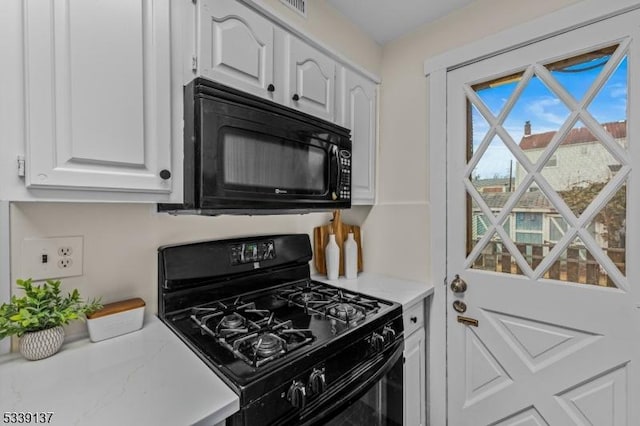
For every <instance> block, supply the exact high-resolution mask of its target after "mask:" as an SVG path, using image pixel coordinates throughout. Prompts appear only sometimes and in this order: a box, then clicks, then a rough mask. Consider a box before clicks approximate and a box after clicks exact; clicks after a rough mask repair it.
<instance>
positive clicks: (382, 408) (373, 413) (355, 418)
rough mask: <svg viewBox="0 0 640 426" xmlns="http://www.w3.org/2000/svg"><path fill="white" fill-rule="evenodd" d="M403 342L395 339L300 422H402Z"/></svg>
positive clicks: (332, 425) (374, 425)
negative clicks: (393, 342) (391, 344)
mask: <svg viewBox="0 0 640 426" xmlns="http://www.w3.org/2000/svg"><path fill="white" fill-rule="evenodd" d="M403 350H404V343H403V341H402V340H400V341H398V342H396V343H395V344H394V345H393V346H392V347H390V348H388V349H387V350H385V351H384V352H383V353H382V354H380V355H378V357H376V359H375V360H372V361H371V362H368V363H367V364H368V365H367V366H366V367H365V368H364V369H362V370H360V371H359V372H358V373H357V374H354V375H353V377H350V378H348V379H347V380H346V381H345V382H343V383H336V384H334V385H333V386H331V388H333V389H331V390H332V391H333V393H334V395H332V397H331V400H329V401H326V402H324V403H323V404H322V405H321V406H320V407H318V408H317V409H315V410H314V411H313V412H307V413H305V414H304V415H303V417H302V418H301V423H300V424H302V425H309V426H311V425H316V426H317V425H329V426H342V425H367V426H384V425H388V426H391V425H402V410H403V407H404V404H403V399H402V398H403V397H402V395H403V389H402V387H403V380H402V377H403V374H402V368H403V365H402V364H403V357H402V353H403Z"/></svg>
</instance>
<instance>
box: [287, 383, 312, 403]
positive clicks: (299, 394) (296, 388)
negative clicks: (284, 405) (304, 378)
mask: <svg viewBox="0 0 640 426" xmlns="http://www.w3.org/2000/svg"><path fill="white" fill-rule="evenodd" d="M287 401H289V402H290V403H291V405H293V406H294V407H295V408H299V409H301V410H304V406H305V405H306V404H307V391H306V389H305V387H304V383H302V382H301V381H299V380H294V381H293V383H292V384H291V386H289V391H288V392H287Z"/></svg>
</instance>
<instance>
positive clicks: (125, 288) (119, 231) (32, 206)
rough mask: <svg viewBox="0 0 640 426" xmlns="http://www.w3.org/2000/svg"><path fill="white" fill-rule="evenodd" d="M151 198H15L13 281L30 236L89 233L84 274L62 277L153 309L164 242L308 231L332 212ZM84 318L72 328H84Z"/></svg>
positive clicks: (86, 290)
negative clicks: (211, 213)
mask: <svg viewBox="0 0 640 426" xmlns="http://www.w3.org/2000/svg"><path fill="white" fill-rule="evenodd" d="M153 209H154V206H152V205H145V204H106V203H102V204H98V203H96V204H77V203H31V202H29V203H13V204H12V205H11V212H10V213H11V253H12V256H11V272H12V273H11V281H12V282H13V283H15V281H16V279H18V278H27V277H26V276H25V275H24V274H22V271H21V264H22V253H21V252H22V241H23V240H24V239H25V238H30V237H54V236H74V235H82V236H83V237H84V253H83V254H84V259H83V260H84V262H83V265H84V274H83V275H82V276H79V277H70V278H64V279H62V282H63V288H64V289H65V290H67V291H69V290H71V289H73V288H78V289H79V290H80V294H81V295H82V296H83V297H86V298H92V297H102V298H103V301H104V302H105V303H107V302H112V301H116V300H122V299H126V298H130V297H141V298H142V299H144V300H145V301H146V303H147V309H149V312H153V313H155V312H156V304H157V297H156V293H157V289H156V286H157V269H156V268H157V248H158V247H159V246H161V245H164V244H172V243H180V242H187V241H196V240H206V239H219V238H227V237H235V236H245V235H256V234H270V233H309V232H311V231H312V230H313V227H314V226H319V225H322V224H325V223H327V221H328V220H329V217H330V215H329V214H328V213H315V214H309V215H284V216H270V217H254V216H238V217H236V216H219V217H204V216H170V215H168V214H164V213H162V214H160V213H155V212H154V210H153ZM84 331H85V330H84V325H82V324H76V325H75V326H74V327H71V328H69V329H68V333H67V334H68V335H73V334H75V333H84Z"/></svg>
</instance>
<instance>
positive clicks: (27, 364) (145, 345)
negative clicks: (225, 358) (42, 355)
mask: <svg viewBox="0 0 640 426" xmlns="http://www.w3.org/2000/svg"><path fill="white" fill-rule="evenodd" d="M238 409H239V399H238V396H237V395H236V394H235V393H234V392H233V391H232V390H231V389H230V388H229V387H228V386H227V385H226V384H225V383H224V382H223V381H222V380H221V379H220V378H218V376H217V375H216V374H215V373H214V372H213V371H212V370H211V369H210V368H209V367H208V366H207V365H206V364H205V363H204V362H202V360H200V358H198V357H197V356H196V355H195V354H194V353H193V352H191V350H190V349H189V348H188V347H187V345H185V344H184V343H183V342H182V341H181V340H180V339H179V338H178V337H177V336H176V335H175V334H174V333H173V332H172V331H171V330H169V328H168V327H167V326H166V325H164V324H163V323H162V322H161V321H160V320H159V319H158V318H156V317H146V318H145V324H144V327H143V328H142V330H139V331H136V332H133V333H129V334H126V335H123V336H118V337H114V338H112V339H108V340H103V341H101V342H97V343H91V342H90V341H89V339H88V338H84V339H80V340H77V341H75V342H71V343H65V344H64V345H63V346H62V349H61V350H60V352H58V353H57V354H55V355H54V356H52V357H50V358H46V359H43V360H39V361H27V360H25V359H24V358H22V356H21V355H20V354H19V353H13V354H9V355H4V356H2V357H0V415H2V414H3V413H4V412H30V413H37V412H52V413H53V416H52V417H51V423H50V424H52V425H64V426H70V425H82V426H83V425H92V426H97V425H123V426H126V425H172V426H178V425H190V424H202V425H213V424H216V423H218V422H221V421H223V420H224V419H225V418H227V417H228V416H230V415H232V414H233V413H235V412H237V411H238ZM0 421H2V420H1V418H0Z"/></svg>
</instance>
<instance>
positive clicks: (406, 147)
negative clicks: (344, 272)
mask: <svg viewBox="0 0 640 426" xmlns="http://www.w3.org/2000/svg"><path fill="white" fill-rule="evenodd" d="M575 2H577V0H539V1H535V2H529V1H512V0H477V1H475V2H473V3H471V4H470V5H469V6H467V7H465V8H463V9H460V10H458V11H456V12H453V13H451V14H450V15H448V16H446V17H444V18H442V19H440V20H438V21H435V22H433V23H430V24H427V25H425V26H423V27H421V28H419V29H418V30H416V31H414V32H413V33H411V34H409V35H407V36H405V37H403V38H401V39H398V40H396V41H394V42H391V43H388V44H386V45H385V46H384V47H383V58H382V73H381V78H382V85H381V96H380V97H381V100H380V147H379V152H380V155H379V162H378V191H379V192H378V200H379V205H377V206H375V207H374V208H373V209H372V210H371V212H370V214H369V216H368V217H367V220H366V222H365V223H364V229H363V231H364V232H366V234H367V241H368V244H369V245H370V246H373V247H375V250H368V251H367V252H366V253H365V259H364V261H365V264H367V265H368V268H369V270H370V271H372V272H379V273H384V274H389V275H396V276H399V277H404V278H408V279H413V280H418V281H427V280H429V272H430V269H431V268H430V251H429V212H430V210H431V209H443V208H444V206H434V205H430V203H429V200H430V197H429V190H428V188H429V168H428V164H429V150H430V149H431V150H438V149H444V145H443V143H444V141H430V140H429V138H428V132H427V130H428V125H429V123H428V109H427V105H428V100H429V94H428V89H427V87H428V86H427V79H426V78H425V76H424V72H423V65H424V60H425V59H427V58H429V57H432V56H435V55H437V54H440V53H442V52H445V51H447V50H449V49H453V48H456V47H460V46H463V45H465V44H467V43H470V42H472V41H475V40H478V39H481V38H483V37H486V36H488V35H491V34H494V33H497V32H499V31H501V30H504V29H506V28H510V27H513V26H516V25H518V24H521V23H524V22H527V21H529V20H532V19H534V18H536V17H539V16H542V15H545V14H548V13H550V12H552V11H554V10H557V9H560V8H562V7H565V6H568V5H569V4H572V3H575ZM442 183H443V185H444V177H443V178H442Z"/></svg>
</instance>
